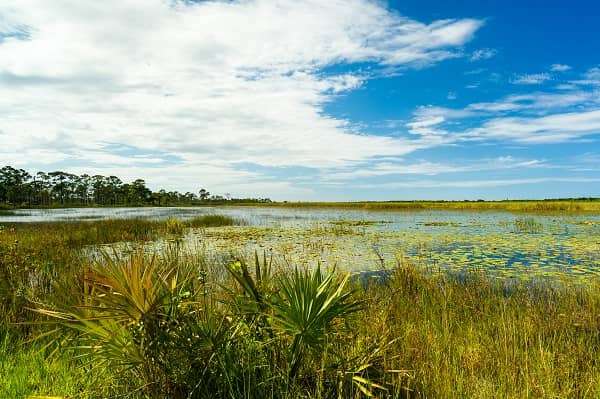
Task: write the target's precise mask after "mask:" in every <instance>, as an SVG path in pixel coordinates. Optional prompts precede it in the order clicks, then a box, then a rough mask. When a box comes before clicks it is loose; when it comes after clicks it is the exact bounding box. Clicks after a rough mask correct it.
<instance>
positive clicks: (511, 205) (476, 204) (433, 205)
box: [256, 200, 600, 213]
mask: <svg viewBox="0 0 600 399" xmlns="http://www.w3.org/2000/svg"><path fill="white" fill-rule="evenodd" d="M256 206H267V207H286V208H342V209H344V208H348V209H368V210H390V211H391V210H398V211H402V210H407V211H414V210H496V211H509V212H531V213H552V212H561V213H582V212H598V211H600V200H589V201H588V200H577V201H571V200H556V201H536V200H532V201H389V202H273V203H269V204H258V205H256Z"/></svg>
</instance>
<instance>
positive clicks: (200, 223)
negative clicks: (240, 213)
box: [186, 215, 244, 227]
mask: <svg viewBox="0 0 600 399" xmlns="http://www.w3.org/2000/svg"><path fill="white" fill-rule="evenodd" d="M186 224H187V225H188V226H190V227H221V226H239V225H243V224H244V222H243V221H242V220H239V219H235V218H232V217H231V216H226V215H203V216H197V217H195V218H192V219H190V220H187V222H186Z"/></svg>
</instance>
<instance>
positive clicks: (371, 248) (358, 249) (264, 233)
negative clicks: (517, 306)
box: [186, 221, 600, 279]
mask: <svg viewBox="0 0 600 399" xmlns="http://www.w3.org/2000/svg"><path fill="white" fill-rule="evenodd" d="M560 222H561V223H563V222H564V221H560ZM528 223H529V222H528ZM531 225H533V226H535V229H534V228H522V229H514V228H513V226H514V222H512V221H505V222H503V223H500V228H498V226H497V225H495V226H493V228H485V226H483V228H481V226H479V225H477V224H476V223H473V224H468V225H464V226H462V227H463V228H462V229H459V228H458V227H460V226H457V225H456V224H455V223H439V224H429V226H430V227H434V228H432V229H427V230H426V231H425V230H424V231H422V230H419V229H404V230H390V229H386V228H385V227H384V226H383V225H381V224H378V223H356V222H355V223H340V222H339V221H335V222H332V223H320V222H319V223H314V224H311V225H308V226H305V227H285V228H282V227H223V228H215V229H205V230H197V231H195V232H194V233H193V234H191V235H189V236H187V238H186V241H187V242H188V243H196V244H197V243H198V242H201V243H202V244H203V245H204V246H206V247H208V248H213V249H216V250H219V251H242V252H246V253H247V254H251V253H253V252H254V251H258V252H262V251H266V252H267V253H272V254H273V256H275V257H279V258H280V259H279V260H280V261H282V262H287V263H289V264H293V265H307V266H310V265H314V264H316V263H317V262H319V263H321V264H322V265H325V266H332V265H337V267H339V268H341V269H344V270H349V271H363V270H378V269H382V268H386V267H392V266H393V265H395V264H396V261H397V259H398V258H399V257H402V256H404V257H409V258H411V259H413V260H415V261H418V262H417V263H418V264H420V265H423V266H426V267H430V268H439V269H445V270H454V271H463V270H485V271H488V272H490V273H492V274H495V275H497V276H499V277H518V278H526V279H527V278H531V277H540V276H554V275H557V276H559V275H567V274H568V275H571V276H590V275H600V225H598V224H596V223H575V222H574V223H570V224H569V225H565V224H560V223H557V224H551V223H550V224H548V223H547V224H546V225H544V226H543V228H542V225H541V223H540V222H537V221H536V222H535V224H533V222H532V224H531ZM473 226H479V228H473ZM502 226H505V227H504V228H502ZM442 227H445V228H442Z"/></svg>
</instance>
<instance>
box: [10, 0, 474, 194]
mask: <svg viewBox="0 0 600 399" xmlns="http://www.w3.org/2000/svg"><path fill="white" fill-rule="evenodd" d="M0 16H2V18H0V30H2V31H14V30H15V29H17V27H18V29H20V30H21V31H26V32H27V33H28V35H29V38H28V40H21V39H23V37H21V38H19V37H7V38H6V39H5V40H4V41H2V42H0V113H1V114H2V115H3V117H2V118H0V148H2V149H3V151H4V153H19V154H25V153H28V154H35V153H36V152H37V153H41V152H44V153H45V154H46V155H45V158H46V160H48V161H49V162H52V161H53V160H56V161H58V160H61V161H70V160H73V159H77V160H78V161H79V162H84V161H85V160H83V159H81V157H78V156H77V154H86V159H87V160H88V161H89V162H91V164H92V165H93V164H94V163H105V164H107V166H110V165H112V164H122V163H123V162H122V161H123V155H120V156H117V155H116V154H111V151H113V150H112V148H114V147H115V146H116V147H118V146H123V145H126V146H130V147H133V148H137V151H138V152H139V153H141V154H146V155H147V154H156V153H160V154H163V155H165V156H170V157H177V158H178V159H180V160H181V161H182V164H181V165H180V166H181V167H182V168H183V167H186V166H189V167H190V168H191V169H190V170H194V171H197V172H198V175H197V178H198V179H200V178H204V177H205V175H206V174H205V173H203V171H204V170H206V169H203V168H204V166H203V167H202V168H201V167H198V168H197V169H195V168H194V167H193V165H197V164H198V165H200V164H201V165H206V164H213V165H217V167H216V168H213V169H211V173H213V175H214V176H217V177H220V176H228V179H229V178H230V177H233V176H236V177H237V178H238V181H244V179H246V178H247V176H246V175H245V174H244V173H243V172H239V171H237V170H236V169H235V167H234V165H235V163H237V162H248V163H255V164H258V165H263V166H269V167H276V166H300V165H311V166H314V167H330V166H335V165H344V164H347V163H349V162H355V161H363V160H366V159H369V158H370V157H374V156H398V155H403V154H406V153H409V152H411V151H414V150H415V149H417V148H422V147H423V146H424V145H427V144H426V143H424V142H419V141H414V140H412V141H409V140H406V139H400V138H395V137H384V136H375V135H365V134H359V133H357V132H355V131H353V129H352V128H351V127H350V126H349V124H348V122H347V121H345V120H341V119H335V118H331V117H328V116H326V115H325V114H324V113H323V107H324V105H325V104H326V103H328V102H329V101H332V99H334V98H335V96H336V95H339V94H342V93H344V92H347V91H349V90H353V89H356V88H358V87H360V86H361V84H362V83H363V80H364V79H365V77H364V76H361V75H359V74H356V73H344V74H338V75H327V76H323V75H321V73H320V71H321V69H322V68H324V67H327V66H331V65H335V64H339V63H355V62H373V63H377V64H379V65H380V66H382V67H394V68H397V67H412V66H417V67H421V66H424V65H428V64H432V63H435V62H439V61H441V60H444V59H447V58H452V57H456V56H459V54H460V52H459V51H458V49H456V47H459V46H462V45H463V44H465V43H466V42H467V41H469V40H470V39H471V38H472V36H473V35H474V33H475V32H476V31H477V29H478V28H479V27H480V26H481V25H482V22H481V21H479V20H474V19H461V20H440V21H435V22H433V23H431V24H423V23H420V22H418V21H415V20H411V19H408V18H405V17H402V16H400V15H398V14H396V13H395V12H392V11H390V10H388V9H386V8H384V7H383V6H382V5H381V4H380V3H379V2H376V1H370V0H330V1H326V2H324V1H318V0H303V1H300V0H247V1H232V2H230V1H227V2H225V1H205V2H199V3H197V4H195V5H185V4H184V3H176V5H175V6H173V2H167V1H164V0H106V1H102V2H81V1H70V0H53V1H44V0H4V1H3V2H2V4H0ZM158 159H162V157H161V156H158ZM140 168H141V167H136V168H135V169H136V170H137V171H138V172H135V173H137V174H138V175H139V174H141V173H142V172H143V169H140ZM181 170H182V169H177V174H174V175H171V176H170V183H173V181H177V182H179V183H181V184H184V183H187V184H191V183H189V176H184V175H180V174H179V172H181ZM163 171H164V173H167V172H172V173H175V171H174V170H170V169H164V168H163V169H161V174H162V173H163ZM151 176H152V177H151V178H150V179H149V180H150V181H151V182H152V183H154V182H158V181H159V178H158V177H157V176H156V174H152V175H151ZM230 181H232V182H233V180H230ZM194 184H195V183H194ZM265 184H267V183H265ZM269 184H270V183H269ZM184 188H185V187H184Z"/></svg>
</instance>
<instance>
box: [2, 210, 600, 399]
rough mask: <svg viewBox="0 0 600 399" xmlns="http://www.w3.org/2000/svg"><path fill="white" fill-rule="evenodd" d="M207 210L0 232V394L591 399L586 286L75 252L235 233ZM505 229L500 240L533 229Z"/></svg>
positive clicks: (227, 253)
mask: <svg viewBox="0 0 600 399" xmlns="http://www.w3.org/2000/svg"><path fill="white" fill-rule="evenodd" d="M209 216H210V217H209V218H206V219H199V220H196V221H195V222H192V221H186V220H179V219H173V220H171V221H162V222H152V221H139V220H129V221H98V222H81V223H79V222H76V223H71V222H70V223H45V224H35V225H25V224H23V225H17V224H15V225H9V226H5V227H3V230H2V231H1V232H0V321H1V322H0V337H1V338H0V376H2V378H0V397H1V398H4V397H6V398H13V397H17V398H18V397H27V396H28V395H49V396H52V395H54V396H65V397H69V398H71V397H74V398H75V397H77V398H80V397H81V398H92V397H149V398H163V397H169V398H176V399H177V398H188V397H189V398H203V397H209V396H210V397H216V398H220V397H223V398H225V397H229V398H231V397H271V398H329V397H333V398H335V397H341V398H355V397H361V396H363V397H364V396H368V395H374V396H376V397H414V398H438V397H441V398H444V397H469V398H477V397H479V398H522V397H548V398H555V397H584V398H585V397H589V398H594V397H598V396H600V356H599V355H600V340H599V339H598V331H600V319H598V317H597V315H598V314H599V311H600V284H599V283H598V281H597V279H596V278H594V277H593V276H589V277H588V278H587V279H585V280H582V279H578V278H575V277H573V278H572V277H571V276H570V275H569V274H567V273H564V274H562V275H560V276H552V277H546V278H532V279H529V280H519V279H514V278H506V277H503V276H502V275H498V274H489V273H483V272H481V271H478V272H468V271H465V268H464V265H463V264H462V262H463V259H462V257H461V256H462V255H461V256H458V255H457V256H455V257H454V258H451V257H449V258H447V259H446V261H447V262H451V261H453V259H454V261H456V262H458V263H459V264H458V265H457V268H456V269H453V266H452V265H448V267H447V269H445V270H442V269H441V268H439V267H432V265H433V264H435V262H432V259H433V260H435V259H436V258H435V254H434V253H433V252H431V251H429V250H428V249H427V248H424V249H423V250H422V251H421V252H420V253H419V254H418V256H412V257H404V256H399V257H398V260H397V263H396V264H395V265H393V266H391V267H390V269H389V270H388V273H389V278H387V279H386V278H378V279H373V281H372V282H371V283H368V282H366V281H361V280H360V279H356V280H355V279H349V278H348V277H347V275H346V274H345V273H343V272H335V271H333V270H331V269H327V268H326V267H321V268H320V269H319V268H318V267H317V266H318V265H317V263H316V262H313V263H312V264H311V267H309V268H306V269H305V268H301V267H299V268H296V266H297V265H296V264H294V263H289V262H288V261H286V262H279V263H278V262H277V261H274V260H273V258H271V257H270V256H268V255H266V254H265V255H263V254H262V253H261V254H259V255H260V256H256V257H255V258H254V259H252V258H250V259H246V258H245V257H244V256H243V255H239V256H236V255H235V254H236V253H238V254H239V253H243V251H239V250H240V242H238V241H233V240H231V239H230V241H229V246H228V247H227V248H226V249H225V250H223V251H222V253H221V252H219V253H217V252H207V250H206V249H202V248H200V249H190V248H184V247H183V246H181V245H180V244H179V243H178V241H176V240H173V241H174V242H173V243H172V244H170V245H167V246H166V247H163V248H161V250H160V252H157V253H155V252H153V251H148V250H146V251H144V247H141V248H139V249H138V250H136V251H133V252H127V253H123V254H120V253H118V252H115V253H113V252H111V250H110V249H107V250H106V251H107V252H106V253H105V255H106V256H104V257H98V258H94V259H90V258H89V257H85V256H84V254H82V252H81V249H82V248H84V247H85V246H87V245H96V244H106V243H112V242H121V241H124V240H131V241H147V240H152V239H155V238H159V237H162V236H166V237H171V236H173V235H179V234H183V233H185V232H186V231H187V229H188V228H190V227H196V226H198V227H210V226H213V225H215V224H216V225H224V224H227V223H232V224H236V223H237V222H235V221H233V222H231V221H230V219H219V218H216V219H215V218H214V217H213V216H212V215H209ZM215 220H216V221H215ZM516 220H520V222H515V226H514V228H515V229H517V228H519V227H517V223H518V224H519V225H522V226H521V227H522V229H521V230H522V231H521V232H512V231H508V232H507V233H506V234H508V236H507V237H506V238H505V240H506V241H514V240H516V239H520V240H527V239H534V238H535V239H538V238H539V237H540V236H541V235H542V234H530V232H532V231H533V230H535V229H537V227H536V226H537V225H536V224H535V223H537V222H536V221H535V220H533V222H532V221H530V220H529V219H527V218H517V219H516ZM511 221H512V219H511ZM169 226H171V227H169ZM340 226H341V227H340ZM365 227H366V226H363V225H362V224H360V223H356V224H355V225H349V224H346V223H333V224H329V225H328V227H327V229H330V230H327V229H326V230H324V231H318V232H317V233H319V234H321V233H322V234H326V235H327V236H331V235H336V232H337V233H347V232H346V229H348V230H352V231H354V230H360V229H363V228H365ZM509 227H510V228H512V227H513V226H512V225H511V226H509ZM530 227H531V228H530ZM533 227H535V229H534V228H533ZM337 228H341V229H342V230H340V231H337V230H335V229H337ZM440 228H441V227H440ZM231 229H239V231H238V232H237V234H248V235H251V234H252V229H245V228H239V227H230V228H228V229H227V231H230V230H231ZM201 231H206V232H209V233H211V234H212V233H213V232H214V229H206V230H201ZM244 232H246V233H244ZM312 233H314V232H312ZM256 235H258V233H256ZM346 236H348V234H346ZM346 236H343V237H346ZM350 238H351V237H350ZM356 238H357V239H360V240H363V239H365V237H364V236H363V235H359V236H357V237H356ZM454 238H455V239H456V237H454ZM253 239H255V238H253ZM293 239H294V240H297V238H293ZM536 243H537V241H534V242H533V244H532V248H533V247H535V246H536ZM497 245H498V243H493V247H496V246H497ZM146 249H147V248H146ZM473 251H475V249H473ZM474 255H477V254H474ZM467 263H468V262H467ZM452 270H456V271H452ZM382 282H384V283H382ZM29 309H37V312H33V311H31V310H29ZM24 322H25V324H15V323H24ZM29 322H32V324H28V323H29ZM41 322H51V323H50V324H41ZM56 327H58V330H56V331H53V330H54V329H55V328H56ZM46 333H48V334H49V335H47V336H46V335H45V334H46ZM50 333H51V334H50ZM34 337H38V339H36V340H32V338H34ZM47 345H48V346H47ZM45 346H47V348H45V349H44V347H45ZM52 351H54V353H53V354H51V352H52ZM77 356H80V357H77Z"/></svg>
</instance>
